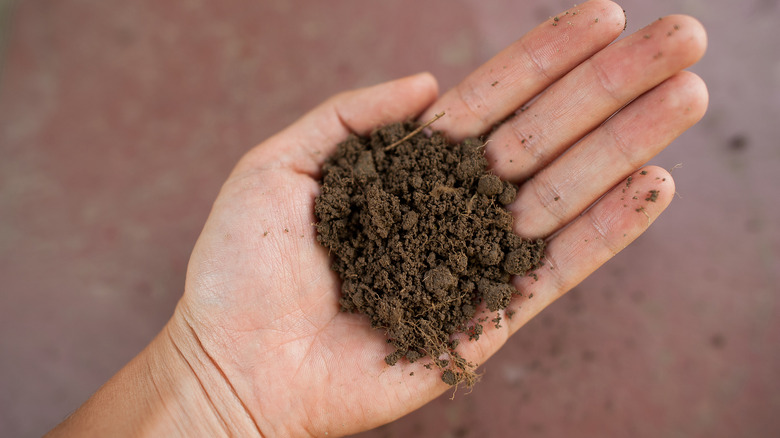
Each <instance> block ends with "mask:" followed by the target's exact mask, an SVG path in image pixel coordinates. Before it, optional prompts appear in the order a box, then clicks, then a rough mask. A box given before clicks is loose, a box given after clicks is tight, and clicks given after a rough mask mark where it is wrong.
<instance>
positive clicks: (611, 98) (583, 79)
mask: <svg viewBox="0 0 780 438" xmlns="http://www.w3.org/2000/svg"><path fill="white" fill-rule="evenodd" d="M624 20H625V18H624V14H623V12H622V10H621V9H620V7H619V6H617V5H616V4H614V3H611V2H609V1H606V0H592V1H589V2H587V3H584V4H582V5H580V6H578V7H575V8H574V9H571V10H569V11H568V12H566V13H565V14H561V15H559V16H558V17H555V18H554V19H550V20H548V21H547V22H545V23H543V24H542V25H540V26H539V27H537V28H536V29H534V30H532V31H531V32H530V33H529V34H528V35H526V36H525V37H523V38H522V39H521V40H519V41H518V42H516V43H514V44H513V45H511V46H509V47H508V48H507V49H505V50H504V51H503V52H501V53H500V54H498V55H497V56H496V57H494V58H493V59H492V60H490V61H489V62H488V63H486V64H485V65H483V66H482V67H480V68H479V69H478V70H476V71H475V72H474V73H472V74H471V75H470V76H469V77H467V78H466V79H465V80H464V81H463V82H462V83H461V84H459V85H458V86H457V87H456V88H454V89H452V90H450V91H449V92H447V93H445V94H443V95H442V96H440V97H438V91H437V85H436V82H435V80H434V79H433V77H432V76H430V75H428V74H421V75H416V76H411V77H407V78H404V79H400V80H397V81H393V82H388V83H385V84H381V85H377V86H374V87H371V88H366V89H361V90H357V91H352V92H348V93H344V94H341V95H338V96H336V97H334V98H332V99H330V100H328V101H327V102H325V103H324V104H322V105H321V106H319V107H318V108H316V109H315V110H313V111H312V112H310V113H309V114H307V115H306V116H304V117H303V118H302V119H300V120H299V121H298V122H296V123H295V124H294V125H292V126H290V127H289V128H287V129H286V130H284V131H283V132H281V133H279V134H277V135H276V136H274V137H272V138H270V139H269V140H267V141H265V142H264V143H263V144H261V145H259V146H258V147H256V148H254V149H253V150H252V151H250V152H249V153H248V154H247V155H246V156H245V157H244V158H243V159H242V160H241V161H240V162H239V163H238V165H237V167H236V168H235V170H234V171H233V173H232V175H231V176H230V178H229V179H228V181H227V182H226V183H225V185H224V186H223V188H222V191H221V193H220V195H219V197H218V198H217V200H216V202H215V204H214V207H213V210H212V213H211V215H210V217H209V219H208V222H207V223H206V226H205V228H204V230H203V233H202V234H201V236H200V238H199V240H198V242H197V245H196V247H195V250H194V252H193V254H192V258H191V260H190V264H189V268H188V273H187V283H186V291H185V295H184V297H183V299H182V300H181V302H180V303H179V306H178V307H177V310H176V313H175V316H174V318H173V319H172V321H171V323H170V324H169V326H168V329H167V330H168V332H169V333H170V336H171V339H173V340H174V343H175V344H176V345H177V348H178V349H179V350H180V352H181V354H183V355H184V356H186V357H188V359H189V361H190V363H191V364H192V363H193V362H195V364H194V365H191V366H192V367H193V369H194V371H195V372H196V374H198V375H199V376H200V380H201V382H202V383H203V385H204V388H206V389H205V391H206V393H207V394H208V395H209V397H211V398H213V399H219V400H229V401H230V403H228V405H229V406H240V412H239V413H238V414H236V413H235V412H233V413H225V412H223V413H221V415H223V416H224V418H226V420H225V422H226V426H227V427H231V424H230V423H231V421H236V422H241V421H244V420H246V421H247V422H248V424H251V427H253V428H256V429H258V431H259V432H261V433H262V434H265V435H271V436H281V435H305V434H311V435H317V436H321V435H325V434H326V432H327V433H329V434H331V435H333V434H336V435H338V434H347V433H355V432H358V431H361V430H365V429H368V428H371V427H374V426H377V425H380V424H383V423H386V422H388V421H391V420H393V419H395V418H398V417H400V416H402V415H404V414H406V413H408V412H410V411H412V410H414V409H415V408H417V407H419V406H421V405H422V404H424V403H426V402H427V401H429V400H431V399H432V398H434V397H435V396H437V395H438V394H440V393H441V392H442V391H444V390H445V389H446V387H447V385H446V384H444V383H443V382H441V380H440V375H439V374H438V373H436V372H432V371H428V370H426V369H424V368H423V365H422V364H420V363H415V364H409V363H406V362H405V361H401V362H400V363H399V364H398V365H396V366H394V367H390V366H387V365H386V364H385V363H384V361H383V358H384V356H385V355H387V354H388V353H390V352H391V351H392V347H390V346H388V345H387V344H386V343H385V342H384V334H383V333H382V332H381V331H377V330H372V329H371V328H370V327H369V325H368V321H367V319H365V318H364V317H361V316H359V315H354V314H347V313H342V312H340V311H339V305H338V297H339V287H340V282H339V279H338V276H337V275H336V274H335V273H334V272H332V271H331V270H330V264H331V262H330V256H329V254H328V251H327V250H326V249H325V248H323V247H321V246H320V245H319V244H318V243H317V242H316V231H315V228H314V226H313V223H314V222H315V220H316V219H315V217H314V214H313V210H314V208H313V207H314V198H315V197H316V195H317V194H318V190H319V186H318V179H319V177H320V173H319V172H320V166H321V165H322V163H323V161H324V160H325V158H326V157H327V156H328V155H329V154H330V153H331V152H332V151H334V150H335V147H336V145H337V144H338V143H339V142H340V141H342V140H344V139H345V138H346V136H347V135H348V134H349V133H350V132H354V133H358V134H367V133H369V132H370V131H371V130H372V129H374V128H376V127H378V126H380V125H382V124H385V123H388V122H393V121H402V120H406V119H409V118H415V117H418V118H419V119H421V120H427V119H429V118H431V117H432V116H433V115H434V114H435V113H438V112H441V111H445V112H446V114H447V115H446V116H445V117H444V118H442V119H441V120H439V121H437V122H436V125H435V128H436V129H437V130H442V131H444V132H445V133H446V134H447V135H448V136H449V137H451V138H452V139H454V140H460V139H462V138H464V137H467V136H477V135H483V134H486V133H487V132H491V129H492V128H493V127H494V125H495V124H497V123H499V122H501V121H503V120H505V119H507V117H508V116H510V115H513V114H514V113H517V114H516V115H514V116H513V117H512V118H511V119H509V120H507V121H506V122H504V123H503V124H502V125H500V126H499V127H498V128H496V129H495V130H493V131H492V132H491V133H490V135H489V137H487V139H488V143H487V146H486V156H487V158H488V160H489V163H490V167H491V169H492V171H493V172H495V173H496V174H498V175H499V176H501V177H502V178H504V179H508V180H510V181H513V182H516V183H518V184H520V190H519V192H518V197H517V200H516V201H515V202H514V203H513V204H511V205H510V206H509V209H510V211H511V212H512V213H513V214H514V217H515V226H516V231H517V232H518V233H520V234H521V235H523V236H524V237H529V238H537V237H546V236H550V235H552V236H553V237H552V238H550V240H549V242H548V249H547V256H546V261H545V264H544V266H543V267H542V268H540V269H539V270H537V271H536V274H537V276H538V279H533V278H530V277H523V278H516V279H515V280H514V281H515V284H516V286H518V287H521V288H523V289H524V290H525V291H526V292H528V293H532V294H533V298H531V299H528V298H517V300H523V302H522V303H517V302H516V303H513V304H512V305H510V307H512V308H513V309H515V310H517V309H518V304H521V306H520V307H519V310H518V311H517V312H516V313H515V316H514V317H513V318H512V319H511V320H508V321H507V324H504V326H503V327H501V328H500V329H495V328H493V327H492V326H491V327H489V328H488V327H486V330H485V336H483V337H481V338H480V340H479V341H477V342H463V343H461V346H460V347H459V351H460V352H461V353H462V354H463V355H464V357H466V358H467V359H468V360H470V361H471V362H475V363H482V362H484V361H485V360H486V359H487V358H488V357H489V356H490V355H491V354H493V353H494V352H495V351H496V350H497V349H498V348H499V347H500V346H501V345H502V344H503V343H504V342H505V341H506V339H507V338H508V336H509V335H510V334H511V333H513V332H514V331H516V330H517V329H518V328H519V327H520V326H522V325H523V324H524V323H525V322H527V321H528V320H529V319H530V318H532V317H533V316H534V315H535V314H537V313H538V312H539V311H541V310H542V309H543V308H544V307H546V306H547V305H549V304H550V303H551V302H553V301H554V300H555V299H557V298H558V297H560V296H561V295H562V294H563V293H565V292H566V291H568V290H569V289H571V288H572V287H573V286H574V285H576V284H577V283H579V282H580V281H581V280H582V279H584V278H585V277H586V276H587V275H589V274H590V273H591V272H593V271H594V270H595V269H596V268H598V267H599V266H600V265H601V264H603V263H604V262H605V261H606V260H608V259H609V258H610V257H612V256H614V255H615V254H616V253H617V252H619V251H620V250H621V249H622V248H624V247H625V246H626V245H627V244H629V243H630V242H631V241H632V240H633V239H635V238H636V237H637V236H638V235H640V234H641V233H642V232H643V231H644V230H645V229H646V228H647V227H648V226H649V225H650V223H651V222H652V221H653V220H654V219H655V218H656V217H657V216H658V215H659V214H660V213H661V211H663V209H664V208H665V207H666V206H667V205H668V204H669V202H670V201H671V198H672V196H673V194H674V185H673V182H672V179H671V176H670V175H669V174H668V173H667V172H666V171H664V170H663V169H660V168H657V167H646V168H641V169H640V167H641V166H642V165H643V164H644V163H645V162H646V161H647V160H648V159H650V158H651V157H653V156H654V155H655V154H657V153H658V152H659V151H660V150H662V149H663V148H664V147H665V146H667V145H668V144H669V143H670V142H671V141H672V140H673V139H674V138H675V137H677V136H678V135H679V134H680V133H682V132H683V131H684V130H686V129H687V128H689V127H690V126H692V125H693V124H694V123H696V122H697V121H698V120H699V119H700V118H701V116H702V115H703V113H704V111H705V108H706V105H707V92H706V89H705V87H704V84H703V82H702V81H701V80H700V79H699V78H698V77H697V76H695V75H694V74H692V73H688V72H683V71H682V70H683V69H684V68H686V67H688V66H689V65H691V64H693V63H694V62H696V61H697V60H698V59H699V58H700V57H701V55H702V54H703V51H704V48H705V45H706V43H705V34H704V31H703V29H702V28H701V26H700V24H699V23H698V22H696V21H695V20H694V19H692V18H690V17H685V16H670V17H666V18H663V19H662V20H659V21H656V22H654V23H653V24H651V25H650V26H648V27H647V28H645V29H642V30H641V31H639V32H638V33H637V34H634V35H631V36H628V37H627V38H625V39H623V40H621V41H619V42H617V43H615V44H612V45H609V44H610V42H612V41H613V40H614V39H615V38H616V37H617V36H618V35H619V34H620V33H621V31H622V30H623V28H624V23H625V21H624ZM540 93H541V95H540V96H539V97H538V99H535V100H533V99H534V97H535V96H537V95H539V94H540ZM529 102H530V104H529ZM621 108H622V109H621ZM521 109H522V111H518V110H521ZM618 111H619V112H618ZM615 112H617V114H615ZM613 114H615V115H614V116H613V117H611V118H610V116H612V115H613ZM594 203H595V204H594ZM412 372H413V373H414V376H413V377H410V373H412ZM215 394H216V395H215ZM219 403H220V402H215V404H217V405H218V404H219ZM226 406H227V405H226ZM216 409H217V411H220V410H222V408H220V406H216ZM225 410H226V408H225Z"/></svg>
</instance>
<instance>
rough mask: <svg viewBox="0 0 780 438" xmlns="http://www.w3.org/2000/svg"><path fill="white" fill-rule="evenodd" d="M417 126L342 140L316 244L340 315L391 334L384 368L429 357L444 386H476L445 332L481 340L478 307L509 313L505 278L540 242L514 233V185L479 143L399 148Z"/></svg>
mask: <svg viewBox="0 0 780 438" xmlns="http://www.w3.org/2000/svg"><path fill="white" fill-rule="evenodd" d="M415 128H417V126H416V125H415V124H413V123H396V124H392V125H388V126H385V127H382V128H380V129H378V130H376V131H375V132H373V133H372V134H371V135H370V136H369V137H359V136H355V135H351V136H350V137H349V138H348V139H347V140H346V141H344V142H343V143H341V144H339V146H338V150H337V151H336V152H335V154H334V155H333V156H331V157H330V158H329V159H328V160H327V162H326V163H325V164H324V166H323V179H322V191H321V194H320V195H319V196H318V197H317V199H316V201H315V214H316V216H317V218H318V219H319V222H318V224H317V231H318V232H319V235H318V237H317V239H318V240H319V241H320V243H321V244H322V245H324V246H325V247H327V248H328V249H329V250H330V251H331V253H332V254H333V256H334V259H335V260H334V263H333V269H334V270H335V271H336V272H338V274H339V275H340V276H341V279H342V290H341V298H340V300H339V303H340V304H341V308H342V310H343V311H346V312H358V313H362V314H365V315H367V316H368V318H369V320H370V322H371V325H372V326H373V327H375V328H381V329H384V330H385V331H386V333H387V339H388V341H387V342H388V343H389V344H391V345H392V346H393V347H394V348H395V351H394V352H393V353H391V354H390V355H388V356H387V357H386V358H385V361H386V362H387V363H388V364H389V365H394V364H395V363H396V362H398V360H400V359H402V358H405V359H407V360H408V361H409V362H414V361H416V360H419V359H422V358H425V357H429V358H430V360H431V362H432V363H433V364H435V365H436V366H437V367H438V368H439V369H440V370H441V371H442V380H444V381H445V382H447V383H449V384H451V385H454V384H457V383H459V382H462V381H465V382H466V383H467V384H473V382H474V377H475V375H474V373H473V369H474V365H473V364H470V363H468V362H467V361H466V360H465V359H464V358H463V357H461V356H460V355H459V354H458V353H457V352H456V351H455V349H456V347H457V341H455V340H453V337H452V335H453V334H455V333H466V334H467V335H468V336H469V337H470V338H471V339H478V338H479V335H480V334H481V333H482V330H483V326H482V323H483V322H485V321H487V320H488V317H482V318H475V315H476V314H477V309H478V306H480V304H482V303H484V307H485V308H487V310H489V311H491V312H496V311H498V310H499V309H503V308H506V306H507V305H508V304H509V301H510V299H511V298H512V296H513V295H516V294H519V293H520V292H518V291H517V290H516V289H515V288H514V287H513V286H511V285H510V284H509V280H510V277H511V276H512V275H525V274H526V273H528V272H529V271H531V270H533V269H535V268H536V267H538V266H539V264H540V261H541V258H542V257H543V255H544V247H545V242H544V241H543V240H541V239H540V240H533V241H529V240H524V239H522V238H520V237H518V236H517V235H515V234H514V233H513V232H512V229H511V226H512V216H511V215H510V213H509V212H508V211H507V210H506V209H505V208H504V206H505V205H507V204H509V203H511V202H512V201H513V200H514V199H515V196H516V193H517V189H516V188H515V187H514V186H513V185H512V184H509V183H507V182H504V181H501V180H500V179H499V178H498V177H497V176H495V175H493V174H490V173H488V172H487V171H486V167H487V161H486V160H485V158H484V156H483V147H482V146H483V145H482V143H481V142H479V141H478V140H475V139H468V140H465V141H464V142H463V143H460V144H451V143H449V142H448V141H447V139H446V138H445V137H444V136H443V135H442V134H440V133H434V134H433V135H432V136H430V137H428V136H426V135H424V134H417V135H414V136H413V137H412V138H410V139H408V140H405V141H402V142H400V143H398V142H399V141H400V140H402V139H404V137H406V136H407V135H408V134H410V133H412V132H413V131H414V130H415ZM492 321H493V323H495V324H496V325H497V326H498V325H499V323H500V316H499V315H496V318H494V319H492ZM427 366H428V368H430V364H428V365H427Z"/></svg>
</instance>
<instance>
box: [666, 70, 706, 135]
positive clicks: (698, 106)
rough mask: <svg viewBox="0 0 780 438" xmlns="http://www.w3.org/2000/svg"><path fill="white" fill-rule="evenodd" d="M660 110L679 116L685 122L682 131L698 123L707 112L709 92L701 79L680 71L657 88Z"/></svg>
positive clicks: (690, 73) (693, 74) (695, 75)
mask: <svg viewBox="0 0 780 438" xmlns="http://www.w3.org/2000/svg"><path fill="white" fill-rule="evenodd" d="M658 91H659V94H658V96H660V100H661V103H660V108H661V109H662V110H663V112H664V113H665V114H679V116H678V117H680V119H679V120H684V121H685V127H684V129H688V128H690V127H691V126H693V125H695V124H696V123H698V122H699V120H701V119H702V117H704V114H705V113H706V112H707V106H708V105H709V92H708V91H707V85H706V84H705V83H704V80H702V78H701V77H699V76H698V75H697V74H695V73H692V72H689V71H681V72H678V73H676V74H675V75H674V76H672V77H671V78H669V79H667V80H666V81H664V83H663V84H662V85H661V86H659V87H658Z"/></svg>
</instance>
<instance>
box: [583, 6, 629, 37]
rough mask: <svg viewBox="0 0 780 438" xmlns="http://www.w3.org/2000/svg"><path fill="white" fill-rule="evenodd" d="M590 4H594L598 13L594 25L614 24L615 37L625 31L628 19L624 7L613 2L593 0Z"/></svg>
mask: <svg viewBox="0 0 780 438" xmlns="http://www.w3.org/2000/svg"><path fill="white" fill-rule="evenodd" d="M588 4H592V5H593V9H594V11H595V12H597V14H596V16H595V17H594V19H593V23H594V24H597V23H601V22H604V23H609V24H614V26H613V32H614V33H615V37H617V36H618V35H620V34H621V33H622V32H623V30H625V28H626V22H627V17H626V11H625V9H623V7H622V6H620V5H619V4H617V3H615V2H613V1H611V0H591V1H590V2H588ZM597 19H598V20H597Z"/></svg>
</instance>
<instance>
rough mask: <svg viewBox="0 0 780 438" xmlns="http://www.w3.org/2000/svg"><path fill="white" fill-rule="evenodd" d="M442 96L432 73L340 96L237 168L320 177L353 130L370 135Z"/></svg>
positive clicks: (408, 116)
mask: <svg viewBox="0 0 780 438" xmlns="http://www.w3.org/2000/svg"><path fill="white" fill-rule="evenodd" d="M437 95H438V85H437V83H436V79H435V78H434V77H433V76H432V75H431V74H430V73H420V74H417V75H413V76H408V77H405V78H401V79H397V80H394V81H390V82H385V83H382V84H379V85H375V86H372V87H367V88H361V89H358V90H353V91H347V92H344V93H341V94H338V95H336V96H334V97H332V98H330V99H328V100H327V101H325V102H324V103H322V104H321V105H319V106H318V107H316V108H315V109H313V110H312V111H310V112H309V113H307V114H306V115H304V116H303V117H302V118H300V119H299V120H298V121H296V122H295V123H293V124H292V125H290V126H289V127H288V128H287V129H285V130H284V131H282V132H280V133H278V134H276V135H275V136H273V137H271V138H270V139H268V140H266V141H265V142H263V143H262V144H260V145H259V146H257V147H256V148H254V149H252V150H251V151H250V152H249V153H247V154H246V155H245V156H244V158H242V160H241V162H240V163H239V164H238V165H237V167H236V171H237V172H240V171H242V170H244V169H248V168H262V167H268V166H274V167H289V168H292V169H294V170H296V171H298V172H300V173H304V174H309V175H312V176H313V177H315V178H317V177H318V175H319V172H320V167H321V166H322V163H323V162H324V161H325V159H326V158H327V157H328V156H329V155H330V154H331V153H332V152H333V151H334V150H335V148H336V145H338V143H340V142H341V141H343V140H344V139H346V138H347V136H348V135H349V134H350V133H355V134H359V135H367V134H368V133H370V132H371V130H373V129H375V128H378V127H379V126H382V125H385V124H387V123H391V122H398V121H403V120H408V119H413V118H415V117H416V116H418V115H419V114H420V113H421V112H422V111H423V110H424V109H425V108H426V107H428V106H429V105H430V104H431V103H432V102H433V101H434V100H435V99H436V96H437Z"/></svg>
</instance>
